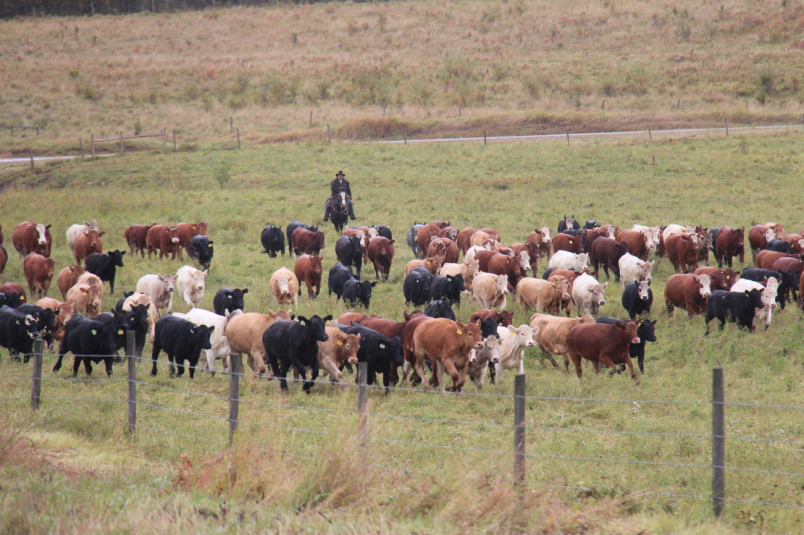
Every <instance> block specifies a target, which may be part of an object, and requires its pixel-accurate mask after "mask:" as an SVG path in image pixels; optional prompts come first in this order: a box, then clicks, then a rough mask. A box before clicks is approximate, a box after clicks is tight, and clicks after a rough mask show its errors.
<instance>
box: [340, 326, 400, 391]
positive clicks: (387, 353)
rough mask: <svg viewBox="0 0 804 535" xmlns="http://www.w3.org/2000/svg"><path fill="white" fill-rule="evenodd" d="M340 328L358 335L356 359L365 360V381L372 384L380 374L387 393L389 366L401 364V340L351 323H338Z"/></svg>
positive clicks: (389, 378) (389, 379)
mask: <svg viewBox="0 0 804 535" xmlns="http://www.w3.org/2000/svg"><path fill="white" fill-rule="evenodd" d="M340 329H341V330H342V331H344V332H345V333H347V334H355V335H356V334H359V335H360V348H359V349H358V350H357V361H358V362H365V363H366V368H367V370H368V377H367V380H366V382H367V383H368V384H370V385H373V384H374V381H375V378H376V377H375V376H376V374H378V373H381V374H382V384H383V386H385V393H386V394H388V392H390V389H389V388H388V387H389V386H390V385H391V368H392V367H395V366H401V365H402V363H403V362H404V361H403V356H402V341H401V340H400V339H399V337H398V336H394V337H393V338H388V337H387V336H385V335H384V334H380V333H378V332H377V331H375V330H373V329H369V328H368V327H365V326H363V325H358V324H356V323H353V324H352V325H351V326H349V327H347V326H346V325H340Z"/></svg>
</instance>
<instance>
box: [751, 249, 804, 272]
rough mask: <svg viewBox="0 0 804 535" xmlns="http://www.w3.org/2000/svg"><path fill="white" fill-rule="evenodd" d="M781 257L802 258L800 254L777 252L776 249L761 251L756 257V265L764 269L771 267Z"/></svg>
mask: <svg viewBox="0 0 804 535" xmlns="http://www.w3.org/2000/svg"><path fill="white" fill-rule="evenodd" d="M780 258H795V259H796V260H801V255H800V254H794V255H793V254H785V253H777V252H776V251H760V252H758V253H757V257H756V259H755V263H756V266H757V267H758V268H762V269H771V268H772V267H773V264H775V263H776V261H777V260H779V259H780Z"/></svg>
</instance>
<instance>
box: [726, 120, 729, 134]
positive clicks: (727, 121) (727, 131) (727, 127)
mask: <svg viewBox="0 0 804 535" xmlns="http://www.w3.org/2000/svg"><path fill="white" fill-rule="evenodd" d="M726 137H729V119H728V118H726Z"/></svg>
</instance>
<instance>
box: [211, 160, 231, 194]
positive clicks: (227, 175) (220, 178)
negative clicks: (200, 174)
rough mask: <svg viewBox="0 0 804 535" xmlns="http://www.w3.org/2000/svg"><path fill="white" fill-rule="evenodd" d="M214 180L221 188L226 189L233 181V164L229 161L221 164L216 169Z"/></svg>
mask: <svg viewBox="0 0 804 535" xmlns="http://www.w3.org/2000/svg"><path fill="white" fill-rule="evenodd" d="M214 178H215V181H216V182H217V183H218V184H219V185H220V187H221V188H225V187H226V186H227V185H228V184H229V181H230V180H231V179H232V164H231V163H229V162H228V161H223V162H221V164H220V165H219V166H218V167H217V168H216V169H215V175H214Z"/></svg>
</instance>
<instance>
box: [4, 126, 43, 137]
mask: <svg viewBox="0 0 804 535" xmlns="http://www.w3.org/2000/svg"><path fill="white" fill-rule="evenodd" d="M0 128H5V129H11V137H14V129H15V128H16V129H17V130H36V137H39V127H38V126H16V125H8V126H0Z"/></svg>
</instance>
